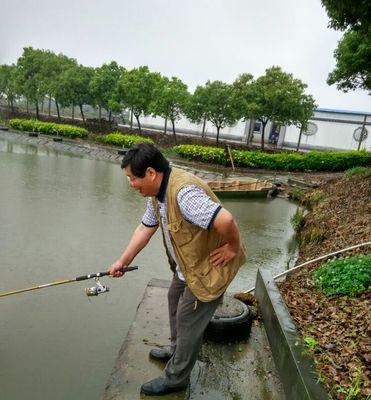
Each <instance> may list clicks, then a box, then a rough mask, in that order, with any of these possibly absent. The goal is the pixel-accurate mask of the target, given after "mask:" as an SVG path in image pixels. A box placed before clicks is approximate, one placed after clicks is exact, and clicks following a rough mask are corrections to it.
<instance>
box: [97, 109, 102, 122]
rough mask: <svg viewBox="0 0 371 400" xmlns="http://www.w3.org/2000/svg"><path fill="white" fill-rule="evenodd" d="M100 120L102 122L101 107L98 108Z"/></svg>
mask: <svg viewBox="0 0 371 400" xmlns="http://www.w3.org/2000/svg"><path fill="white" fill-rule="evenodd" d="M98 118H99V121H101V120H102V107H101V106H99V107H98Z"/></svg>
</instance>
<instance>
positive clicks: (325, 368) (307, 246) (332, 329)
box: [280, 172, 371, 400]
mask: <svg viewBox="0 0 371 400" xmlns="http://www.w3.org/2000/svg"><path fill="white" fill-rule="evenodd" d="M302 202H303V204H306V205H310V204H312V205H313V203H314V204H316V203H317V205H315V206H314V207H313V208H312V210H311V211H310V212H309V213H308V214H307V215H306V217H305V218H304V221H303V226H302V229H301V231H300V241H301V247H300V256H299V259H298V261H297V265H299V264H301V263H303V262H305V261H308V260H311V259H314V258H316V257H318V256H320V255H325V254H328V253H331V252H334V251H337V250H340V249H343V248H346V247H349V246H352V245H355V244H359V243H363V242H367V241H370V238H371V224H370V222H371V221H370V215H371V174H370V172H368V173H364V174H358V175H354V176H352V177H345V176H344V177H342V178H329V179H326V180H324V181H323V182H322V183H321V184H320V185H319V187H318V188H317V189H315V190H314V191H310V192H308V193H307V194H306V195H305V196H304V197H303V198H302ZM370 249H371V246H366V247H361V248H358V249H355V250H353V251H351V252H347V253H346V254H344V256H345V255H346V256H349V255H357V254H368V253H369V252H370ZM319 265H320V263H317V264H312V265H309V266H308V267H306V268H303V269H301V270H298V271H297V272H295V273H293V274H292V275H289V276H288V278H287V280H286V281H285V282H283V283H281V284H280V289H281V292H282V294H283V296H284V298H285V301H286V304H287V306H288V308H289V310H290V312H291V315H292V316H293V318H294V320H295V323H296V324H297V326H298V329H299V330H300V331H301V334H302V336H303V338H304V339H305V340H306V342H307V343H308V344H310V346H309V347H310V348H311V350H310V351H311V352H312V354H313V357H314V360H315V363H316V367H317V371H318V374H319V378H320V380H321V381H323V383H324V385H325V386H326V387H327V390H328V392H329V394H330V395H331V396H332V398H333V399H340V400H351V399H369V398H370V397H369V396H371V380H370V378H371V373H370V363H371V341H370V336H371V327H370V321H371V312H370V309H371V308H370V305H371V292H370V291H368V292H366V293H363V294H361V295H359V296H357V297H355V298H349V297H348V296H343V297H338V296H332V297H325V296H324V295H323V294H322V293H320V292H319V291H317V290H316V289H315V287H314V283H313V279H312V273H313V271H314V270H315V269H317V268H318V267H319Z"/></svg>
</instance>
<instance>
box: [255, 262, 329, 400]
mask: <svg viewBox="0 0 371 400" xmlns="http://www.w3.org/2000/svg"><path fill="white" fill-rule="evenodd" d="M255 297H256V298H257V300H258V303H259V309H260V312H261V315H262V317H263V321H264V326H265V330H266V332H267V336H268V340H269V343H270V347H271V350H272V354H273V358H274V361H275V364H276V367H277V370H278V373H279V376H280V379H281V382H282V384H283V388H284V391H285V395H286V398H287V399H288V400H298V399H300V400H322V399H323V400H324V399H328V395H327V393H326V391H325V390H324V388H323V386H322V385H321V384H320V383H318V382H317V376H316V373H315V370H314V367H313V365H312V364H313V360H312V359H311V358H310V357H309V355H308V354H307V353H306V350H305V347H304V345H303V343H302V340H301V338H300V335H299V333H298V331H297V329H296V327H295V324H294V322H293V320H292V318H291V315H290V313H289V311H288V309H287V307H286V304H285V302H284V300H283V298H282V296H281V294H280V292H279V289H278V287H277V285H276V283H275V282H274V280H273V277H272V276H271V275H270V274H269V273H268V272H266V271H262V270H260V269H259V270H258V273H257V278H256V285H255Z"/></svg>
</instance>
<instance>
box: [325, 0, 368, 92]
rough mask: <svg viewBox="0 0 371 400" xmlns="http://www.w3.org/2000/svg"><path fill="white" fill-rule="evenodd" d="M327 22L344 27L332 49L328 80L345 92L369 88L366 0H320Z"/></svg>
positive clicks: (337, 27) (333, 25)
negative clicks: (325, 12)
mask: <svg viewBox="0 0 371 400" xmlns="http://www.w3.org/2000/svg"><path fill="white" fill-rule="evenodd" d="M322 5H323V6H324V7H325V8H326V11H327V14H328V16H329V18H330V23H329V25H330V26H331V27H332V28H334V29H336V30H342V31H345V33H344V36H343V37H342V38H341V39H340V41H339V42H338V47H337V48H336V50H335V51H334V56H335V59H336V66H335V69H334V70H333V71H332V72H331V73H330V74H329V77H328V80H327V83H328V84H330V85H332V84H335V83H336V85H337V87H338V89H340V90H343V91H344V92H347V91H348V90H355V89H357V88H361V89H364V90H370V89H371V61H370V60H371V34H370V33H371V31H370V19H371V7H370V2H369V1H367V0H366V1H354V0H322Z"/></svg>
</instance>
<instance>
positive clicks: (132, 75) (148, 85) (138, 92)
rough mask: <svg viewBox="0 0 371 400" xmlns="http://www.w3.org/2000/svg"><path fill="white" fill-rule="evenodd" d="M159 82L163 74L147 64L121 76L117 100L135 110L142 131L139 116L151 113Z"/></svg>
mask: <svg viewBox="0 0 371 400" xmlns="http://www.w3.org/2000/svg"><path fill="white" fill-rule="evenodd" d="M159 84H161V75H160V74H159V73H155V72H151V71H150V70H149V69H148V67H147V66H142V67H139V68H134V69H132V70H130V71H127V72H125V73H124V74H122V75H121V77H120V80H119V82H118V88H117V93H116V99H115V100H116V101H117V102H119V103H120V104H121V105H122V106H123V107H126V108H128V109H130V110H131V111H132V112H133V114H134V115H135V118H136V120H137V122H138V126H139V131H141V126H140V121H139V118H140V116H141V115H148V114H149V113H150V105H151V103H152V101H153V99H154V92H155V89H156V88H157V86H158V85H159Z"/></svg>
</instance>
